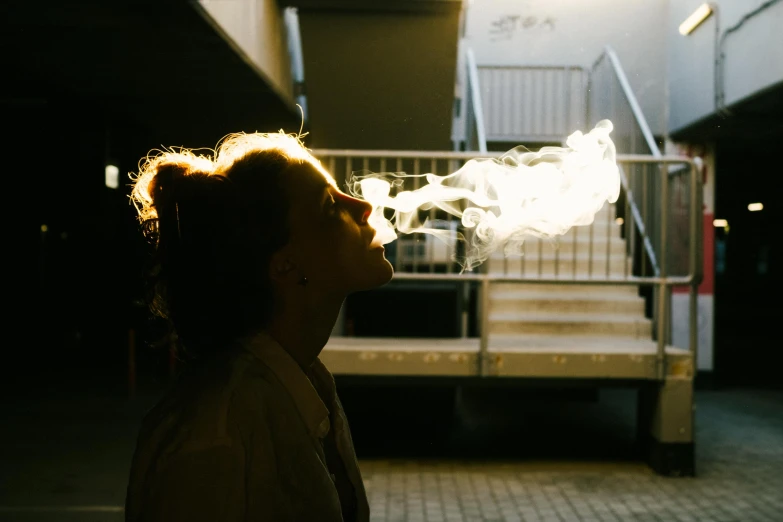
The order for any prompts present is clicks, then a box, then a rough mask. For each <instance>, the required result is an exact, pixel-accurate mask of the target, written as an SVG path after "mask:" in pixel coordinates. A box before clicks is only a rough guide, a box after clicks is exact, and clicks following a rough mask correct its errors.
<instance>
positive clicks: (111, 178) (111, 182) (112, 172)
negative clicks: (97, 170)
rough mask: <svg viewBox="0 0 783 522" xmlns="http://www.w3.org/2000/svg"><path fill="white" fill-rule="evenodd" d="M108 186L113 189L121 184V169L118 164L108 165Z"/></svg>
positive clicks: (106, 178) (106, 179)
mask: <svg viewBox="0 0 783 522" xmlns="http://www.w3.org/2000/svg"><path fill="white" fill-rule="evenodd" d="M104 180H105V182H106V186H107V187H109V188H112V189H116V188H117V187H119V186H120V169H119V168H117V166H116V165H106V173H105V176H104Z"/></svg>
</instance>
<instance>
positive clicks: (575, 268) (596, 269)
mask: <svg viewBox="0 0 783 522" xmlns="http://www.w3.org/2000/svg"><path fill="white" fill-rule="evenodd" d="M631 262H632V261H631V259H628V258H625V256H622V257H610V258H607V257H606V256H594V257H593V258H592V259H590V258H589V257H588V256H577V258H576V263H574V258H573V256H563V257H559V258H555V256H552V255H546V256H542V257H540V258H539V257H536V258H532V257H508V258H505V259H503V258H500V259H497V258H494V259H493V258H490V259H489V260H488V261H487V271H488V273H490V274H494V275H505V274H511V275H523V276H528V275H531V276H536V275H538V274H539V272H540V273H541V274H547V275H548V276H549V277H554V276H555V275H558V276H561V277H573V275H574V273H576V274H577V275H579V276H582V277H587V276H590V275H593V276H594V277H605V276H606V275H607V264H608V268H609V270H608V274H609V275H617V276H624V275H626V274H628V275H630V274H631V268H632V266H631Z"/></svg>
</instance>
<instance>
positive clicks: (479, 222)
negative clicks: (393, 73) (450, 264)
mask: <svg viewBox="0 0 783 522" xmlns="http://www.w3.org/2000/svg"><path fill="white" fill-rule="evenodd" d="M611 131H612V123H611V122H610V121H609V120H602V121H600V122H598V124H597V125H596V126H595V128H594V129H593V130H591V131H590V132H588V133H587V134H582V132H580V131H577V132H574V133H573V134H571V135H570V136H569V137H568V139H567V141H566V145H567V146H566V147H544V148H542V149H541V150H539V151H538V152H530V151H528V150H527V149H525V148H524V147H521V146H520V147H516V148H514V149H511V150H510V151H508V152H506V153H504V154H503V155H502V156H500V157H498V158H476V159H472V160H470V161H468V162H467V163H465V165H463V166H462V168H460V169H459V170H457V171H456V172H454V173H453V174H450V175H448V176H437V175H435V174H421V175H418V176H419V177H422V178H424V179H425V180H426V181H427V183H426V184H425V185H424V186H423V187H421V188H419V189H416V190H412V191H411V190H408V191H400V192H398V193H397V194H396V195H394V196H392V195H391V188H392V185H394V186H395V187H397V188H399V187H401V186H402V183H403V182H404V180H405V179H406V178H412V177H415V175H409V174H404V173H380V174H369V175H361V176H353V177H352V178H351V180H350V181H349V185H348V186H349V190H350V191H351V193H352V194H353V195H355V196H358V197H361V198H363V199H365V200H367V201H368V202H370V203H371V204H372V205H373V212H372V215H371V217H370V223H371V225H372V226H373V227H375V229H376V236H375V240H374V241H375V242H376V243H378V244H386V243H389V242H391V241H393V240H394V239H396V237H397V232H399V233H403V234H411V233H415V232H421V233H427V234H432V235H435V236H437V237H439V238H440V239H442V240H444V241H447V242H448V241H453V238H452V236H450V235H449V232H448V231H444V230H438V229H436V228H434V227H432V226H430V223H429V222H428V221H426V220H425V222H424V223H422V222H420V220H419V211H422V210H429V209H431V208H438V209H441V210H443V211H445V212H448V213H449V214H451V215H454V216H456V217H459V218H461V220H462V225H463V226H464V230H465V235H464V236H463V235H459V236H458V239H457V240H458V241H465V255H464V257H461V258H459V259H455V261H457V262H458V263H459V264H460V265H462V267H463V269H465V270H470V269H472V268H474V267H476V266H477V265H479V264H481V263H482V262H484V261H485V260H486V259H487V258H488V257H489V256H490V255H491V253H492V252H494V251H495V250H498V249H499V248H504V251H505V253H506V254H513V253H518V252H519V251H520V247H521V245H522V243H523V242H524V241H525V240H526V239H527V238H530V237H536V238H555V237H557V236H560V235H562V234H565V233H566V232H567V231H568V230H569V229H570V228H571V227H574V226H580V225H589V224H590V223H592V222H593V218H594V216H595V214H596V213H597V212H598V211H599V210H600V209H601V207H603V205H604V204H605V203H606V202H607V201H608V202H609V203H614V202H615V201H617V198H618V196H619V194H620V174H619V170H618V168H617V163H616V151H615V146H614V143H613V142H612V140H611V138H610V137H609V133H610V132H611ZM387 208H388V209H393V210H394V215H393V216H392V217H391V220H387V219H386V218H385V217H384V209H387ZM395 230H396V232H395Z"/></svg>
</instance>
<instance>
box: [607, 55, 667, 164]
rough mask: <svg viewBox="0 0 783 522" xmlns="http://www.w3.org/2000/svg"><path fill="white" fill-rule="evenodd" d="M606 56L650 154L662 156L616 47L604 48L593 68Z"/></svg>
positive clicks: (657, 156)
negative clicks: (615, 49)
mask: <svg viewBox="0 0 783 522" xmlns="http://www.w3.org/2000/svg"><path fill="white" fill-rule="evenodd" d="M604 56H606V57H607V58H608V59H609V61H610V62H611V64H612V69H613V70H614V73H615V75H616V76H617V81H618V82H620V86H621V87H622V89H623V94H624V95H625V99H626V100H627V101H628V103H629V105H630V106H631V111H633V115H634V118H635V119H636V123H637V124H638V125H639V128H640V129H641V131H642V135H643V136H644V140H645V142H647V146H648V147H649V148H650V154H652V155H653V156H655V157H656V158H659V157H661V156H662V154H661V151H660V149H659V148H658V144H657V143H655V138H653V133H652V131H651V130H650V126H649V125H648V124H647V119H646V118H645V117H644V113H643V112H642V109H641V107H640V106H639V102H638V101H637V100H636V95H634V93H633V89H631V84H630V83H629V82H628V77H627V76H626V75H625V70H623V66H622V64H620V59H619V58H618V57H617V53H615V52H614V49H612V47H611V46H609V45H607V46H606V47H605V48H604V54H602V55H601V56H600V57H599V58H598V60H596V61H595V63H594V64H593V69H595V66H596V65H597V64H598V62H600V61H601V59H602V58H603V57H604Z"/></svg>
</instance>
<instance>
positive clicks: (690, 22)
mask: <svg viewBox="0 0 783 522" xmlns="http://www.w3.org/2000/svg"><path fill="white" fill-rule="evenodd" d="M711 14H712V7H711V6H710V5H709V4H701V5H700V6H699V7H698V9H696V10H695V11H694V12H693V13H692V14H691V15H690V16H689V17H688V18H686V19H685V21H684V22H683V23H681V24H680V34H681V35H683V36H685V35H688V34H691V32H692V31H693V30H694V29H696V28H697V27H699V25H700V24H701V23H702V22H703V21H704V20H706V19H707V18H708V17H709V16H710V15H711Z"/></svg>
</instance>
